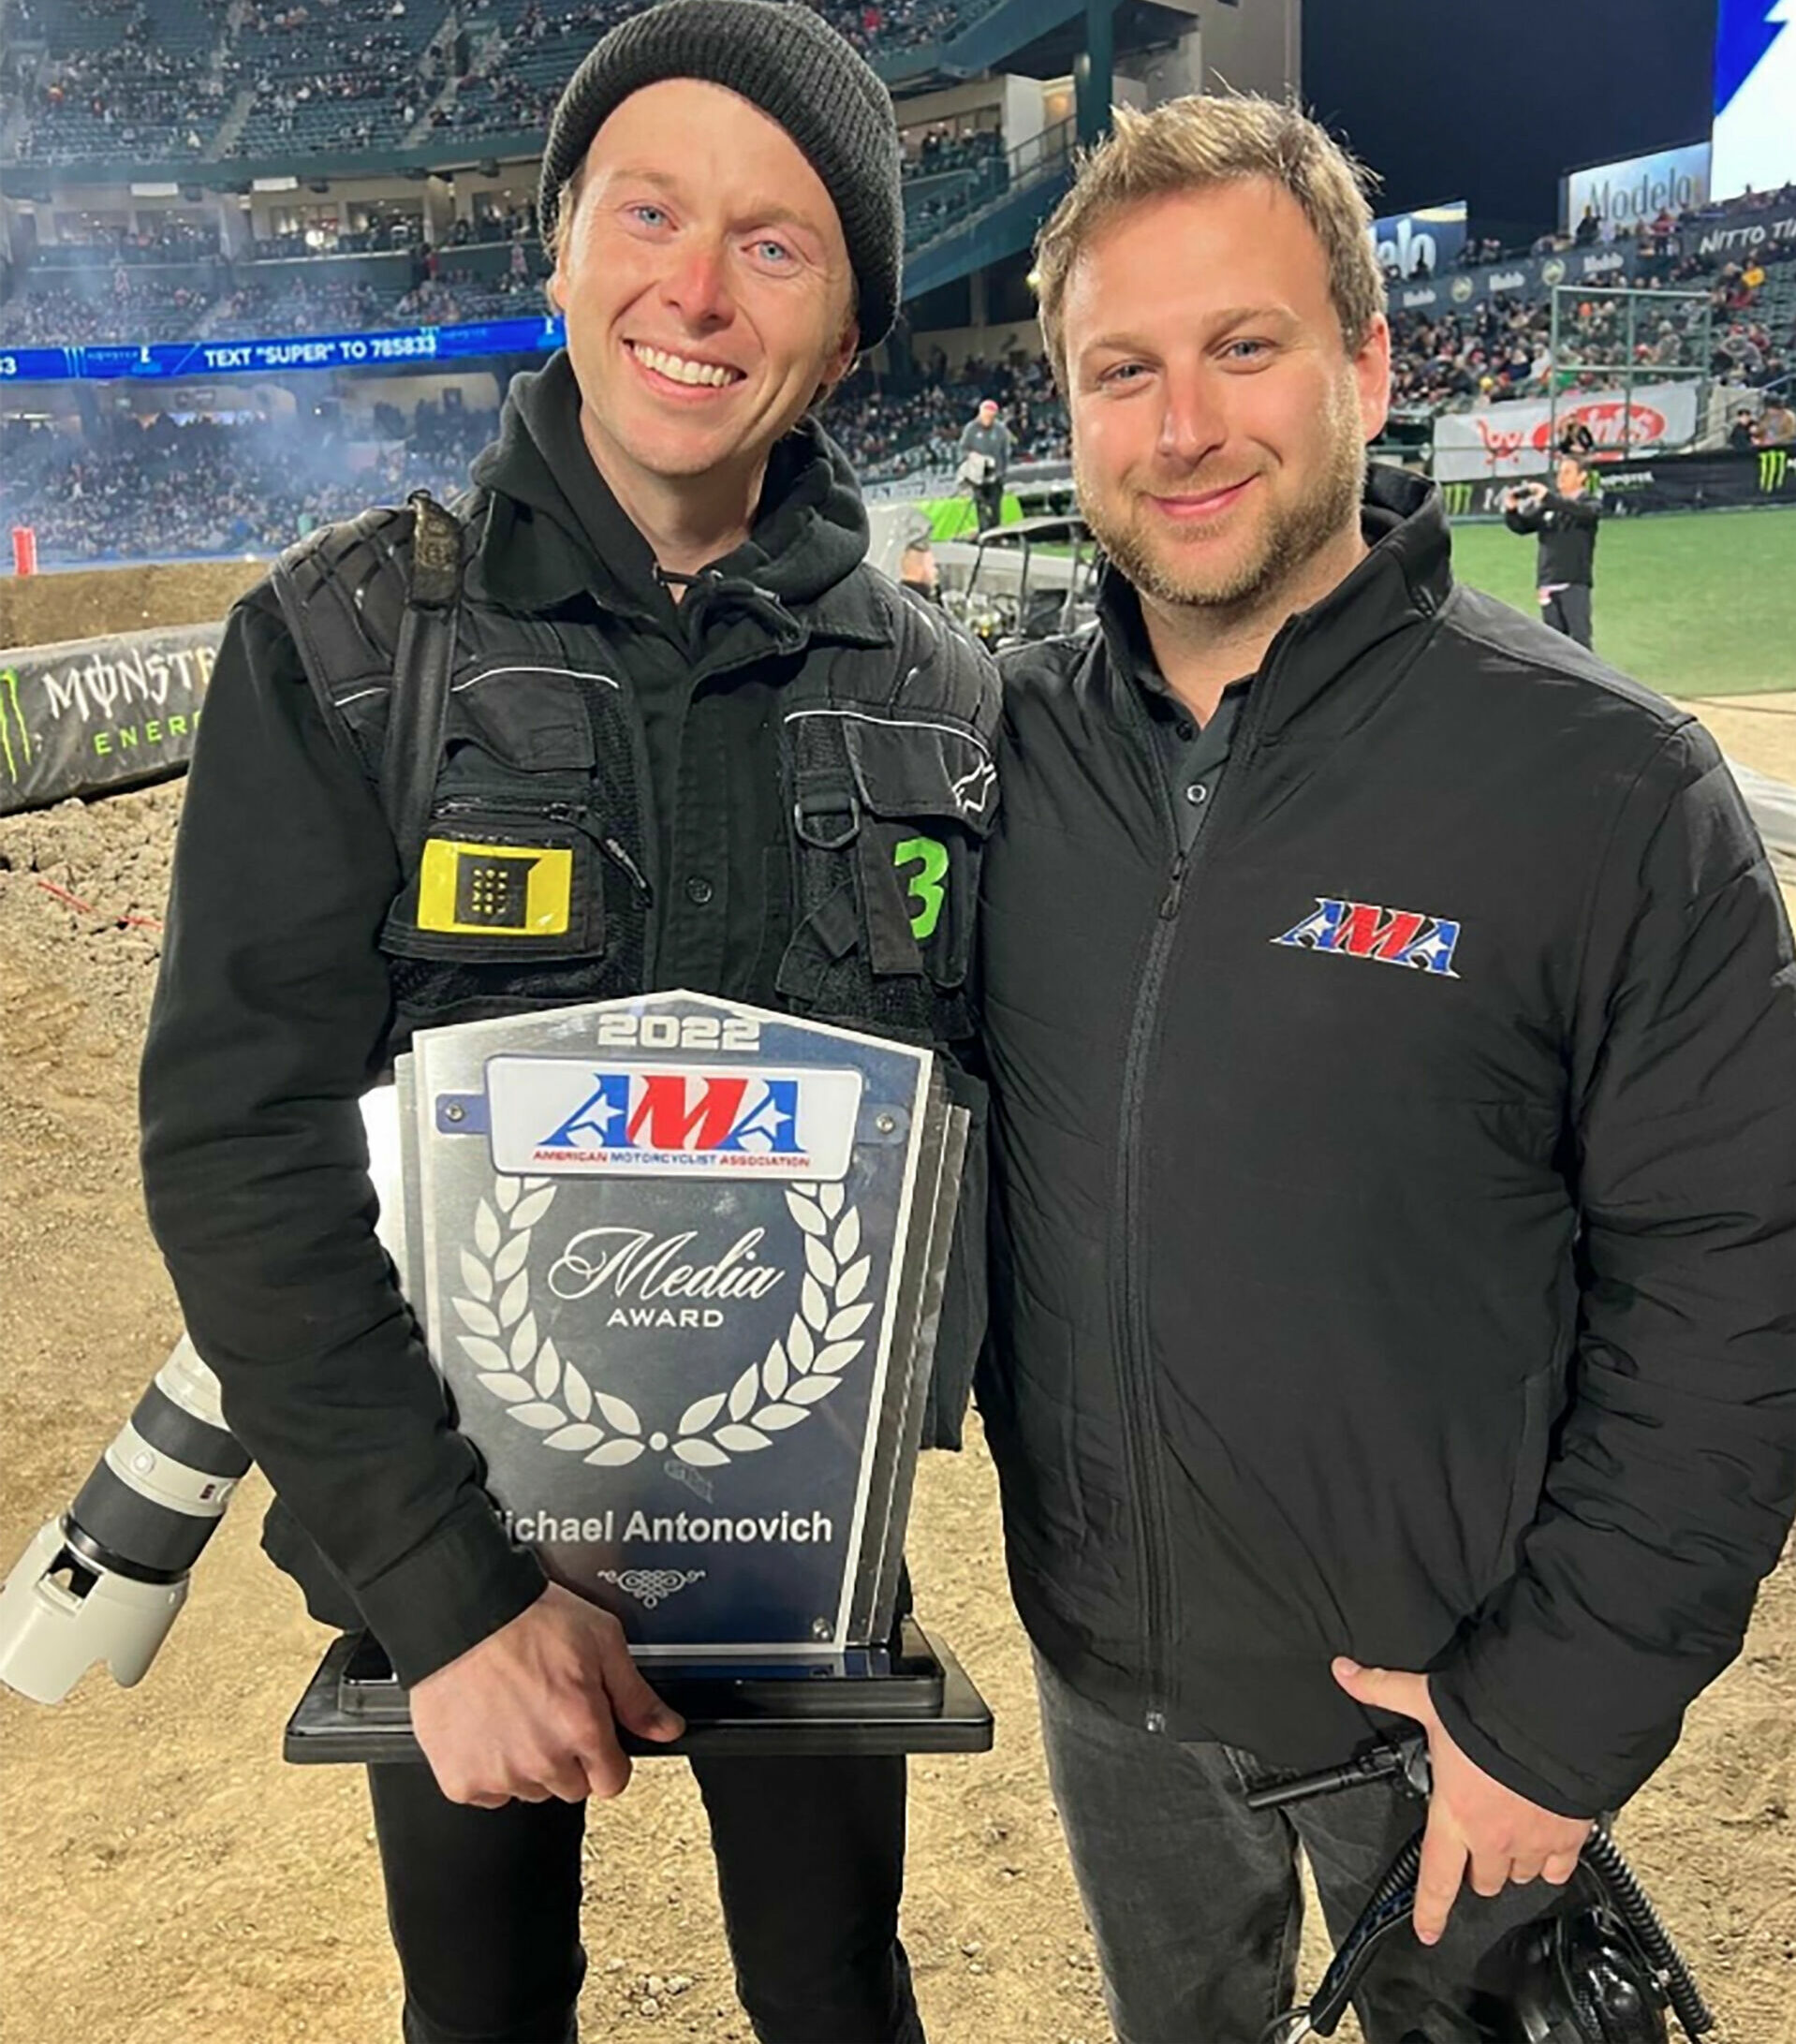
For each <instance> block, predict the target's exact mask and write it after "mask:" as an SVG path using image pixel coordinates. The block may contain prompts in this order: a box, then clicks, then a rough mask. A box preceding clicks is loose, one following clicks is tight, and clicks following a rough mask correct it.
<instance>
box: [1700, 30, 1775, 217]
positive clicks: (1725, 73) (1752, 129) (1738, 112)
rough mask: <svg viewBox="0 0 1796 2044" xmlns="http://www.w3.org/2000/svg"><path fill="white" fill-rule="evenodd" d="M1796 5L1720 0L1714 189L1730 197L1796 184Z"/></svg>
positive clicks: (1719, 195) (1718, 194)
mask: <svg viewBox="0 0 1796 2044" xmlns="http://www.w3.org/2000/svg"><path fill="white" fill-rule="evenodd" d="M1793 113H1796V0H1719V7H1718V8H1717V11H1716V17H1715V157H1714V161H1713V165H1712V167H1711V170H1710V177H1709V189H1710V192H1711V193H1712V194H1713V196H1714V197H1715V198H1716V199H1733V198H1735V197H1737V196H1738V195H1739V194H1740V193H1741V192H1743V191H1744V190H1745V188H1746V187H1747V185H1749V184H1750V185H1751V186H1752V188H1753V190H1754V191H1756V192H1764V191H1775V190H1777V188H1778V187H1779V186H1780V185H1783V184H1789V182H1790V181H1791V180H1792V179H1796V119H1792V118H1791V116H1792V114H1793Z"/></svg>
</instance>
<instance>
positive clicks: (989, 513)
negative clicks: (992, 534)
mask: <svg viewBox="0 0 1796 2044" xmlns="http://www.w3.org/2000/svg"><path fill="white" fill-rule="evenodd" d="M973 503H974V505H975V507H977V509H978V512H979V530H980V531H981V532H985V531H987V530H988V529H989V528H990V527H992V526H994V525H995V524H996V523H997V522H998V521H999V520H1000V519H1001V518H1002V517H1003V516H1004V485H1003V484H1002V483H1001V482H976V483H975V484H974V485H973Z"/></svg>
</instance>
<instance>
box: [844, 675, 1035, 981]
mask: <svg viewBox="0 0 1796 2044" xmlns="http://www.w3.org/2000/svg"><path fill="white" fill-rule="evenodd" d="M843 737H844V740H845V742H846V746H847V754H848V763H849V767H850V769H851V771H852V772H853V775H854V784H855V793H856V795H857V797H858V799H859V801H860V803H861V808H862V810H863V812H864V813H865V817H866V819H867V820H866V821H865V822H864V823H863V826H862V833H861V855H862V864H861V892H862V896H863V900H864V903H865V908H866V914H867V917H868V920H869V923H870V925H871V931H870V934H871V938H872V944H873V963H874V970H875V972H876V973H877V972H879V971H881V970H882V969H885V970H905V969H908V970H911V971H915V969H916V963H915V960H916V957H917V956H918V955H919V954H920V956H921V959H922V966H923V970H924V972H925V973H926V974H927V975H928V976H929V978H930V979H931V980H932V981H933V982H934V983H935V985H936V986H938V987H944V988H958V987H960V986H962V985H964V983H965V979H966V975H967V968H968V966H969V964H970V963H971V962H972V956H973V916H974V907H975V904H976V902H977V901H978V898H979V856H980V853H981V850H982V848H983V846H984V842H985V839H986V837H987V836H988V835H989V834H990V831H991V829H992V824H993V820H994V817H995V816H996V814H997V770H996V768H995V767H994V765H993V763H992V757H991V754H990V753H989V752H988V751H987V749H986V747H985V746H984V744H983V743H981V742H980V741H979V739H977V738H975V737H973V736H972V735H971V734H970V733H968V732H966V731H963V730H961V729H960V728H957V727H955V726H953V725H950V724H945V723H933V722H930V721H928V720H926V719H921V718H917V719H911V720H905V719H902V718H896V717H879V716H876V715H873V714H870V713H868V714H854V713H845V716H844V723H843Z"/></svg>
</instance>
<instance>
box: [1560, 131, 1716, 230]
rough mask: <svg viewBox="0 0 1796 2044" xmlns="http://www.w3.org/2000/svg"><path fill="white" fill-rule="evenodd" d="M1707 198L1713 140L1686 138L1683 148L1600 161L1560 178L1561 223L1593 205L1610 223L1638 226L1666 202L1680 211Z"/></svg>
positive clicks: (1571, 224) (1572, 221)
mask: <svg viewBox="0 0 1796 2044" xmlns="http://www.w3.org/2000/svg"><path fill="white" fill-rule="evenodd" d="M1708 199H1709V145H1708V143H1707V142H1705V141H1704V142H1687V143H1686V144H1685V145H1684V146H1683V147H1682V148H1681V149H1659V150H1655V151H1654V152H1653V154H1651V155H1647V156H1625V157H1624V158H1623V159H1622V160H1621V161H1620V162H1619V163H1597V164H1591V165H1588V166H1587V167H1586V168H1585V169H1582V170H1569V171H1568V172H1567V173H1566V175H1565V177H1564V178H1563V179H1562V180H1561V181H1560V211H1559V222H1560V225H1561V226H1562V227H1564V228H1568V229H1569V228H1575V227H1576V226H1577V225H1578V223H1579V221H1580V220H1582V219H1583V216H1584V209H1585V208H1586V207H1589V208H1590V209H1591V211H1592V212H1594V213H1596V215H1597V219H1598V220H1603V221H1607V222H1608V223H1609V225H1610V226H1611V227H1615V228H1638V227H1641V226H1643V225H1644V224H1645V223H1646V222H1647V221H1649V220H1652V219H1654V218H1656V216H1657V215H1658V214H1659V213H1662V212H1663V211H1664V210H1665V208H1666V207H1668V206H1669V207H1670V208H1671V211H1672V212H1673V213H1682V212H1684V211H1685V210H1686V208H1688V207H1690V206H1702V205H1706V204H1707V203H1708Z"/></svg>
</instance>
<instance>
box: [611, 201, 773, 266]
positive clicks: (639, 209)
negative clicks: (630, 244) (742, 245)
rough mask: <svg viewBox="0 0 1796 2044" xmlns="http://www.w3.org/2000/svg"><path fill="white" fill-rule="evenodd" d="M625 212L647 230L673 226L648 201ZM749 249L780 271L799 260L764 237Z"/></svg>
mask: <svg viewBox="0 0 1796 2044" xmlns="http://www.w3.org/2000/svg"><path fill="white" fill-rule="evenodd" d="M625 211H626V213H627V214H628V216H629V217H630V218H631V219H632V220H636V221H639V222H640V224H641V225H642V226H643V227H645V228H664V227H668V226H670V224H671V223H670V219H669V215H668V213H667V212H666V210H665V208H663V207H660V206H655V205H652V204H650V203H648V202H647V201H646V200H644V201H641V202H640V203H638V204H636V205H632V206H628V207H626V209H625ZM748 247H749V248H750V249H751V250H752V251H753V253H754V255H755V256H756V257H757V258H758V260H760V261H764V262H767V263H770V264H772V265H773V266H774V267H775V268H778V269H788V268H790V267H791V265H792V264H794V263H795V262H797V260H798V257H796V256H795V255H794V254H793V253H792V251H791V250H790V249H789V248H788V247H787V245H786V243H784V242H775V241H772V240H769V239H766V238H764V237H763V238H759V239H757V240H755V241H753V242H750V243H748Z"/></svg>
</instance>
